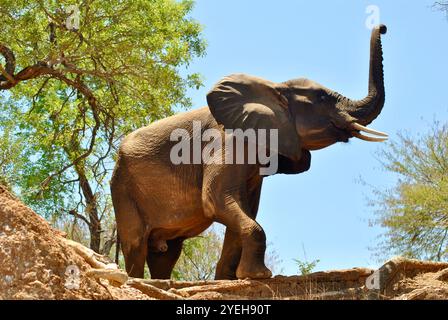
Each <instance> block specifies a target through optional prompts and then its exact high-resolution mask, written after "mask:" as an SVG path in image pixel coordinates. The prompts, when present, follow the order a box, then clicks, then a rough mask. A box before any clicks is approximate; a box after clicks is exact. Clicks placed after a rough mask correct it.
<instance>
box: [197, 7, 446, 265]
mask: <svg viewBox="0 0 448 320" xmlns="http://www.w3.org/2000/svg"><path fill="white" fill-rule="evenodd" d="M432 3H433V0H428V1H425V0H420V1H403V0H394V1H359V0H358V1H355V0H336V1H330V0H327V1H324V0H320V1H319V0H317V1H303V0H277V1H272V0H269V1H268V0H245V1H241V0H226V1H213V0H197V3H196V8H195V10H194V12H193V13H192V16H193V17H194V18H195V19H197V20H198V21H199V22H200V23H201V24H203V25H204V28H205V29H204V37H205V38H206V40H207V41H208V49H207V55H206V56H205V57H204V58H201V59H197V60H196V61H195V62H194V63H193V64H191V65H190V68H189V70H190V71H194V72H200V73H201V74H202V75H203V76H204V79H205V82H204V84H205V86H204V87H203V88H201V89H200V90H190V91H189V95H190V96H191V97H192V98H193V101H194V105H195V107H201V106H204V105H206V101H205V95H206V93H207V91H208V90H209V89H210V88H211V87H212V85H213V84H214V83H215V82H217V81H218V80H219V79H220V78H222V77H223V76H225V75H228V74H231V73H234V72H242V73H248V74H252V75H256V76H259V77H263V78H266V79H269V80H271V81H277V82H280V81H286V80H288V79H292V78H298V77H306V78H309V79H312V80H315V81H317V82H319V83H321V84H323V85H324V86H326V87H329V88H331V89H333V90H336V91H338V92H340V93H341V94H344V95H346V96H348V97H350V98H362V97H364V96H365V95H366V93H367V78H368V59H369V38H370V30H368V29H367V28H366V26H365V20H366V18H367V17H368V14H366V8H367V6H368V5H377V6H378V8H379V9H380V19H381V22H382V23H384V24H386V25H387V27H388V34H387V35H386V36H384V37H383V50H384V68H385V81H386V83H385V86H386V104H385V107H384V110H383V112H382V114H381V115H380V117H379V118H378V119H377V120H376V121H375V122H374V123H373V125H372V127H374V128H375V129H378V130H381V131H386V132H388V133H389V134H390V136H391V139H392V140H393V139H395V138H396V134H397V132H400V131H409V132H411V133H414V134H418V133H424V132H426V131H427V130H428V126H429V124H430V123H431V122H432V121H433V119H438V120H440V121H442V122H446V121H447V120H448V99H447V93H448V90H447V84H448V81H447V80H448V79H447V78H448V63H447V60H448V58H447V57H448V41H447V40H448V20H447V19H446V18H445V16H444V14H443V13H442V12H438V11H435V10H434V9H432V8H431V5H432ZM379 148H381V145H379V144H374V143H368V142H363V141H356V140H353V141H352V142H350V143H348V144H337V145H333V146H331V147H329V148H327V149H325V150H321V151H316V152H313V153H312V158H313V159H312V164H311V169H310V171H308V172H307V173H304V174H300V175H295V176H283V175H278V176H274V177H270V178H268V179H265V182H264V186H263V192H262V197H261V205H260V210H259V214H258V219H257V220H258V221H259V222H260V224H261V225H262V226H263V228H264V230H265V231H266V234H267V238H268V241H269V242H271V243H272V247H273V248H274V249H275V251H276V252H277V253H278V254H279V256H280V258H281V259H282V260H283V262H282V267H283V273H284V274H295V273H297V267H296V265H295V263H294V262H293V259H294V258H301V259H303V250H302V246H304V247H305V249H306V253H307V258H308V260H313V259H320V263H319V264H318V266H317V269H319V270H326V269H339V268H351V267H354V266H366V267H377V266H378V265H379V264H380V263H379V262H378V261H376V259H375V258H374V257H373V256H372V251H371V250H369V247H372V246H375V244H376V242H377V241H378V239H377V236H378V235H379V234H380V233H381V232H382V230H381V229H380V228H378V227H369V224H368V220H369V219H371V218H373V209H372V208H371V207H369V206H368V205H367V200H366V198H368V197H369V194H370V189H369V188H368V187H365V186H363V185H362V184H360V183H359V182H358V180H359V178H360V177H362V178H363V179H364V180H365V181H366V182H368V183H370V184H372V185H374V186H376V187H379V188H383V189H384V188H388V187H391V186H392V185H393V184H394V182H395V177H394V176H391V174H390V173H387V172H385V171H383V170H382V169H381V168H380V164H379V163H378V161H377V160H376V159H375V153H376V151H378V149H379Z"/></svg>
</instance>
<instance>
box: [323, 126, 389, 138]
mask: <svg viewBox="0 0 448 320" xmlns="http://www.w3.org/2000/svg"><path fill="white" fill-rule="evenodd" d="M331 124H332V125H333V127H334V128H335V129H336V130H338V132H340V134H341V139H340V140H341V141H342V142H348V140H349V139H350V138H353V137H356V138H358V139H361V140H364V141H369V142H383V141H386V140H387V139H388V138H389V136H388V135H387V133H384V132H381V131H377V130H374V129H370V128H367V127H365V126H363V125H360V124H359V123H357V122H353V123H351V124H350V125H349V127H348V128H344V129H343V128H340V127H338V126H337V125H336V124H335V123H334V122H331ZM361 132H365V133H369V134H372V135H374V136H366V135H364V134H362V133H361Z"/></svg>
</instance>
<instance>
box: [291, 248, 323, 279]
mask: <svg viewBox="0 0 448 320" xmlns="http://www.w3.org/2000/svg"><path fill="white" fill-rule="evenodd" d="M302 251H303V257H304V259H303V260H302V259H293V261H294V262H295V263H296V264H297V266H298V268H299V274H301V275H307V274H310V273H312V272H313V271H314V269H315V268H316V266H317V264H318V263H319V262H320V260H318V259H317V260H312V261H308V258H307V256H306V250H305V246H304V244H303V243H302Z"/></svg>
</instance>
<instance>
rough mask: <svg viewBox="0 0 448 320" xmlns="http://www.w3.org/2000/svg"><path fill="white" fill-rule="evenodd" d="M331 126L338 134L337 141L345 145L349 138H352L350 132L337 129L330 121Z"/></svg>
mask: <svg viewBox="0 0 448 320" xmlns="http://www.w3.org/2000/svg"><path fill="white" fill-rule="evenodd" d="M331 125H332V126H333V129H334V130H336V132H338V141H340V142H345V143H347V142H348V141H349V139H350V138H353V134H352V133H351V132H350V131H348V130H346V129H342V128H340V127H338V126H337V125H336V124H335V123H334V122H333V121H331Z"/></svg>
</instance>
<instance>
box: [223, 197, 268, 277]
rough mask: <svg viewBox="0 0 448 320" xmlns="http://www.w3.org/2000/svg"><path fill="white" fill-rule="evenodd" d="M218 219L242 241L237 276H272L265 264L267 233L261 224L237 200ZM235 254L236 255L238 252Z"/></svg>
mask: <svg viewBox="0 0 448 320" xmlns="http://www.w3.org/2000/svg"><path fill="white" fill-rule="evenodd" d="M216 220H217V221H218V222H220V223H222V224H224V225H225V226H226V227H227V229H228V230H229V232H232V233H235V234H237V235H238V237H239V239H240V241H241V246H242V250H241V259H240V261H239V264H238V267H237V269H236V277H237V278H238V279H246V278H249V279H266V278H270V277H271V276H272V273H271V271H270V270H269V269H268V268H267V267H266V265H265V264H264V255H265V251H266V235H265V233H264V231H263V229H262V228H261V226H260V225H259V224H258V223H257V222H256V221H255V220H253V219H252V218H250V217H249V216H248V215H247V214H246V213H245V212H244V211H243V210H241V206H240V205H239V204H238V203H237V202H233V203H231V204H229V205H228V206H227V208H226V210H224V211H223V212H222V213H221V214H218V215H217V217H216ZM234 254H235V256H236V253H234ZM230 262H232V260H231V261H230ZM230 267H231V265H230Z"/></svg>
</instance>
